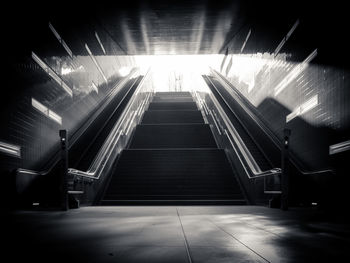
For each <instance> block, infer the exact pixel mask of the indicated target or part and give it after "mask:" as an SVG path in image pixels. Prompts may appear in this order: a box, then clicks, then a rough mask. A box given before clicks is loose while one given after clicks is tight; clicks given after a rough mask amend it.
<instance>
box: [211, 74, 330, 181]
mask: <svg viewBox="0 0 350 263" xmlns="http://www.w3.org/2000/svg"><path fill="white" fill-rule="evenodd" d="M211 71H212V72H213V73H214V75H215V76H217V77H218V80H219V82H220V83H221V84H222V86H223V87H224V88H225V90H226V91H227V92H228V93H229V94H230V95H231V96H232V97H233V98H234V97H236V98H238V100H236V101H237V102H238V103H239V105H240V106H241V107H242V109H243V110H244V111H245V112H246V113H247V114H248V115H249V116H250V117H251V118H252V120H253V121H254V122H255V123H256V124H257V125H258V126H259V127H260V128H261V130H262V131H263V132H264V133H265V134H266V135H267V136H268V137H269V139H270V140H271V141H272V142H273V143H274V144H275V146H276V147H277V148H278V149H280V150H281V149H282V146H281V144H280V143H279V139H278V137H277V136H276V135H275V134H274V133H273V132H272V131H271V130H270V129H269V128H268V127H267V126H266V125H265V124H264V123H262V122H261V121H260V120H259V118H258V117H257V116H256V114H255V113H253V112H252V110H251V109H249V107H247V106H246V105H245V103H248V101H246V99H245V98H243V97H242V95H241V94H240V93H239V92H238V91H237V90H236V89H235V88H234V87H232V84H231V83H229V82H228V80H227V79H225V78H224V77H223V76H222V75H221V74H220V73H218V72H217V71H216V70H214V69H212V68H211ZM216 90H217V89H216ZM218 93H219V94H220V92H218ZM233 93H234V94H233ZM220 95H221V94H220ZM221 97H222V96H221ZM243 100H244V102H242V101H243ZM226 104H227V103H226ZM229 108H230V107H229ZM230 110H231V111H232V112H233V110H232V109H231V108H230ZM290 157H291V158H290V161H291V162H292V164H293V165H294V166H295V168H296V169H297V170H298V171H299V173H301V174H302V175H315V174H322V173H332V174H334V173H335V172H334V171H333V170H332V169H322V170H313V171H305V170H303V169H302V168H301V167H300V165H299V164H298V161H297V159H296V157H295V156H294V155H293V154H292V153H290Z"/></svg>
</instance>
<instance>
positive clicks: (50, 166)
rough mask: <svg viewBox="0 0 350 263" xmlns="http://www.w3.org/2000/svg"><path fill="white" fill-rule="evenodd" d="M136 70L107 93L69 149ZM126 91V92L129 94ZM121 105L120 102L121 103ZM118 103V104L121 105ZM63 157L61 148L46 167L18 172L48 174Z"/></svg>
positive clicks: (77, 132) (71, 138) (19, 170)
mask: <svg viewBox="0 0 350 263" xmlns="http://www.w3.org/2000/svg"><path fill="white" fill-rule="evenodd" d="M135 73H136V70H135V69H134V70H133V71H132V72H130V74H129V75H128V76H127V77H125V78H124V79H123V80H121V81H120V82H118V83H117V84H116V85H115V87H114V88H113V89H112V90H111V91H110V92H109V93H108V94H107V95H106V97H105V99H104V101H103V102H102V105H101V106H100V107H99V108H98V109H97V110H96V111H94V113H93V114H92V116H91V117H89V118H88V119H87V120H86V121H85V122H84V123H83V124H82V125H81V126H80V127H79V128H78V129H77V130H76V131H75V132H74V133H73V134H72V135H71V136H70V138H69V141H70V143H69V146H68V150H69V149H71V148H72V147H73V146H74V144H75V142H76V141H77V140H78V139H79V138H80V136H81V135H82V134H83V133H84V132H85V131H86V130H87V129H88V128H89V127H90V125H91V124H92V123H93V122H94V121H95V120H96V119H97V118H98V116H99V115H100V113H101V112H102V111H103V110H104V109H105V108H106V107H107V105H108V104H109V103H110V102H111V100H112V99H113V98H114V96H115V95H116V93H118V92H119V90H120V89H121V88H122V87H123V86H124V85H126V84H127V82H128V81H129V80H130V79H131V78H132V77H133V76H134V75H135ZM132 87H133V85H130V88H129V90H128V92H129V91H130V90H131V89H132ZM128 92H126V94H128ZM124 98H125V96H124V97H123V99H122V101H123V100H124ZM119 105H120V103H119ZM119 105H118V106H119ZM60 158H61V151H60V149H59V150H57V151H56V152H55V153H54V154H53V156H52V158H51V159H50V160H49V161H48V162H47V164H46V165H45V166H44V168H43V169H42V170H40V171H34V170H30V169H24V168H18V169H16V174H17V175H19V174H31V175H48V174H49V173H50V172H51V171H52V170H53V169H54V167H55V166H56V165H57V164H58V162H59V161H60Z"/></svg>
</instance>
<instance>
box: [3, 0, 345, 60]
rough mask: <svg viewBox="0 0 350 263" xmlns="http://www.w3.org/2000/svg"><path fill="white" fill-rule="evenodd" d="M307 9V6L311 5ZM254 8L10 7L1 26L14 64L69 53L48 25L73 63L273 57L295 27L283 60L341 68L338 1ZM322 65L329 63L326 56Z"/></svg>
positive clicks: (206, 0)
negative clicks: (104, 58)
mask: <svg viewBox="0 0 350 263" xmlns="http://www.w3.org/2000/svg"><path fill="white" fill-rule="evenodd" d="M304 2H306V1H304ZM304 2H303V1H299V0H295V1H288V0H287V1H253V0H239V1H238V0H236V1H234V0H195V1H194V0H188V1H179V0H178V1H174V0H168V1H166V0H163V1H160V0H157V1H156V0H149V1H141V0H125V1H122V2H121V1H113V2H112V3H108V2H105V1H96V2H90V1H85V2H74V4H72V1H70V2H65V1H61V2H57V1H56V2H45V3H36V4H32V3H27V4H22V5H20V6H19V5H17V4H13V5H8V6H7V7H4V8H3V12H4V13H5V12H6V13H7V14H8V15H7V16H6V17H2V18H1V20H2V21H1V22H2V25H3V28H4V31H3V36H5V37H6V38H4V39H3V41H2V42H3V44H5V49H4V50H6V51H5V55H6V56H7V57H8V58H11V59H14V58H18V59H21V58H23V57H25V56H28V55H29V54H30V53H31V51H35V52H36V53H37V54H39V55H40V56H66V55H67V53H66V51H65V50H64V48H63V47H62V45H60V43H59V42H58V41H57V39H56V38H55V36H54V35H53V33H52V32H51V31H50V29H49V26H48V24H49V22H51V24H52V25H53V26H54V28H55V29H56V31H57V32H58V33H59V34H60V35H61V37H62V38H63V40H64V41H65V42H66V43H67V45H68V46H69V48H70V49H71V50H72V52H73V54H74V55H87V54H88V53H87V50H86V48H85V43H86V44H87V45H88V46H89V48H90V49H91V51H92V53H93V54H94V55H105V54H104V52H103V51H102V48H101V46H100V44H99V43H98V40H97V38H96V36H95V33H97V34H98V36H99V38H100V40H101V42H102V44H103V47H104V49H105V51H106V55H160V54H218V53H225V52H226V51H228V53H230V54H231V53H236V54H238V53H240V52H241V48H242V45H243V43H244V42H245V39H246V37H247V34H248V32H249V30H251V35H250V38H249V39H248V41H247V42H246V45H245V48H244V50H243V53H257V52H262V53H264V52H270V53H271V52H273V51H274V50H275V48H276V47H277V46H278V44H279V43H280V42H281V40H282V39H283V37H284V36H285V35H286V34H287V32H288V31H289V30H290V28H291V27H292V26H293V24H294V23H295V22H296V20H297V19H299V21H300V24H299V26H298V28H297V30H296V31H295V32H294V33H293V35H292V37H291V38H290V39H289V40H288V42H287V44H286V45H285V46H284V47H283V49H282V50H281V52H287V53H291V54H293V56H294V59H295V60H301V59H303V58H305V57H306V56H307V55H308V54H310V52H312V50H314V49H315V48H318V49H319V50H321V51H322V52H319V53H321V54H324V55H323V60H324V62H329V63H334V62H335V61H336V60H337V61H338V60H339V59H340V58H339V57H342V59H341V60H344V57H343V56H337V57H338V58H335V56H334V51H335V50H337V51H338V52H339V50H340V51H341V50H342V49H343V50H344V51H345V49H346V48H347V44H348V41H347V40H346V37H345V35H344V31H345V30H346V22H345V21H346V16H345V12H346V11H345V10H346V9H345V8H343V7H342V6H340V5H338V4H337V3H336V2H334V1H332V2H329V3H326V4H321V3H319V2H316V1H315V2H314V1H308V4H306V3H304ZM319 57H322V56H319Z"/></svg>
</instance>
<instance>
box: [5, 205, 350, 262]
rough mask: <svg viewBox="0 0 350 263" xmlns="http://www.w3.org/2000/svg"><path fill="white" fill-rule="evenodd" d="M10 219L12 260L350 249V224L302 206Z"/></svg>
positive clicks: (264, 256)
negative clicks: (315, 215) (331, 221)
mask: <svg viewBox="0 0 350 263" xmlns="http://www.w3.org/2000/svg"><path fill="white" fill-rule="evenodd" d="M9 219H10V222H7V224H4V225H5V226H7V230H8V231H6V233H8V236H4V235H2V237H3V238H4V237H5V238H6V241H7V242H6V243H5V244H6V245H5V247H4V246H3V248H5V251H4V253H2V255H3V256H6V255H7V256H9V259H11V260H9V261H8V262H17V261H18V262H19V260H26V261H27V262H29V261H33V262H58V261H59V262H162V263H166V262H176V263H181V262H194V263H197V262H214V263H219V262H278V263H280V262H344V259H343V260H340V259H341V258H342V257H345V259H346V258H347V257H348V250H349V249H350V246H349V245H350V231H349V229H348V228H347V227H346V226H344V225H342V226H339V225H334V224H326V222H322V221H319V220H317V221H316V220H314V218H313V217H312V213H310V211H304V210H296V209H294V210H293V209H291V210H290V211H285V212H283V211H281V210H278V209H269V208H266V207H259V206H181V207H176V206H148V207H146V206H134V207H131V206H128V207H126V206H124V207H123V206H122V207H82V208H79V209H76V210H70V211H68V212H57V211H56V212H53V211H51V212H47V211H46V212H45V211H17V212H15V213H14V214H13V215H12V216H11V218H9ZM345 261H347V260H345Z"/></svg>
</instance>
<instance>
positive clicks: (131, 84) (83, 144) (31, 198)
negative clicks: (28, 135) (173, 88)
mask: <svg viewBox="0 0 350 263" xmlns="http://www.w3.org/2000/svg"><path fill="white" fill-rule="evenodd" d="M133 75H135V74H133V73H132V74H131V75H130V76H133ZM141 79H142V76H138V77H129V78H128V79H125V80H124V81H121V82H120V83H119V84H117V85H116V86H115V87H114V88H113V89H112V90H111V92H110V94H108V95H107V96H106V98H105V99H104V100H103V101H102V102H101V103H100V105H99V106H98V107H97V108H96V109H95V110H94V112H92V113H91V114H90V116H89V117H88V118H87V119H86V121H84V123H82V124H81V126H80V128H78V129H77V130H76V131H75V132H74V133H72V134H69V131H68V134H69V135H70V136H69V139H68V141H69V144H70V145H69V150H68V155H69V160H68V162H69V164H70V166H73V167H78V168H79V169H85V168H86V167H88V165H89V164H90V163H91V162H92V160H93V158H94V157H95V156H94V155H95V154H96V151H97V149H99V148H100V147H101V146H102V144H103V141H104V140H105V139H106V137H107V136H108V134H109V131H110V128H111V126H112V125H113V124H114V123H115V122H116V120H117V119H118V118H119V117H120V115H121V114H122V112H123V110H124V108H125V106H126V104H127V102H128V101H129V100H130V98H131V97H132V95H133V93H134V91H135V89H136V87H137V86H138V84H139V82H140V81H141ZM60 157H61V156H60V150H58V151H57V152H56V153H54V154H53V155H52V158H51V159H50V160H49V161H48V162H47V163H46V164H43V165H42V167H41V169H38V171H32V170H26V169H18V170H17V171H16V187H17V190H16V191H17V195H16V197H15V198H16V199H17V200H16V203H17V205H19V206H31V205H32V203H37V204H40V205H41V206H57V205H58V203H59V200H58V199H59V195H60V191H61V190H60V189H59V185H60V180H61V174H62V172H61V169H62V164H61V161H60ZM28 180H30V181H28ZM23 181H25V182H26V185H25V189H24V190H22V189H20V190H21V191H20V193H19V191H18V189H19V187H22V188H24V186H21V184H23V183H22V182H23Z"/></svg>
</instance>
